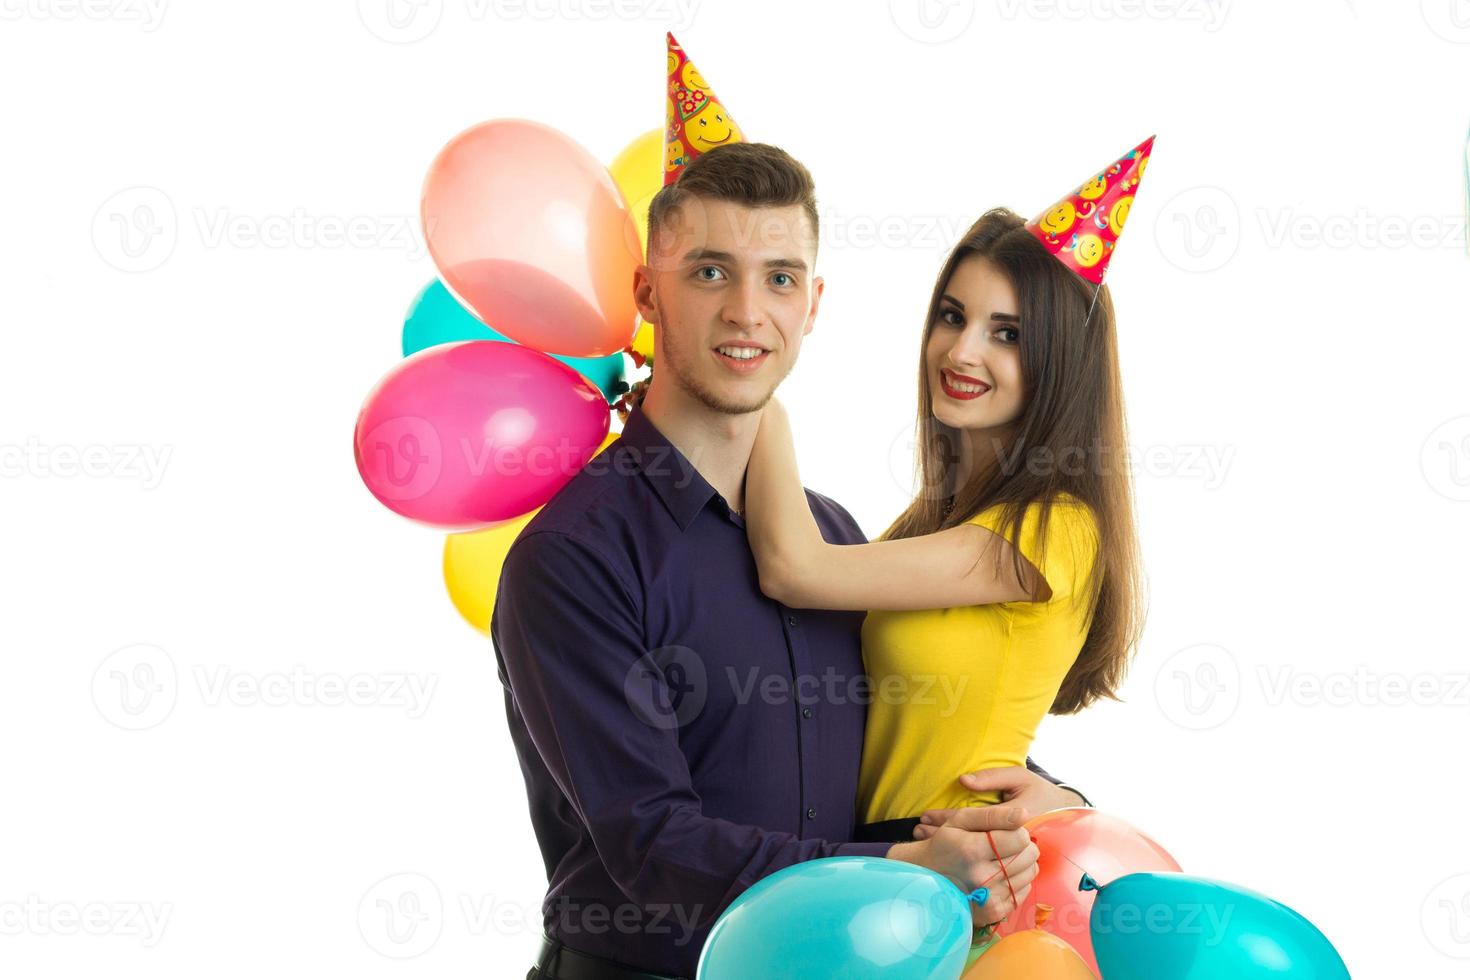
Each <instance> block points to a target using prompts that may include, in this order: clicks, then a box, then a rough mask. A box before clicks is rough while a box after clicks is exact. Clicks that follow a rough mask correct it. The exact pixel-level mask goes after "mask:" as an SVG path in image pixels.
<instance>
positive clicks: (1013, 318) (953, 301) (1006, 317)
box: [939, 293, 1021, 323]
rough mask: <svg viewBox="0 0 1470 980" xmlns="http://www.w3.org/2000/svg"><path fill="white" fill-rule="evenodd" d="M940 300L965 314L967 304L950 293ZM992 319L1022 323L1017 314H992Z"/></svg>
mask: <svg viewBox="0 0 1470 980" xmlns="http://www.w3.org/2000/svg"><path fill="white" fill-rule="evenodd" d="M939 298H940V299H941V300H943V301H944V302H946V303H949V304H951V305H952V306H954V307H955V309H957V310H959V311H960V312H961V313H963V312H965V304H964V303H961V302H960V301H959V300H957V299H955V298H954V297H953V296H951V295H950V294H949V293H945V294H943V295H942V296H940V297H939ZM990 319H992V320H999V321H1001V322H1002V323H1020V322H1021V318H1020V317H1019V316H1017V315H1016V314H1014V313H992V314H990Z"/></svg>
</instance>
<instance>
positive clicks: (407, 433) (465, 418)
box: [353, 340, 611, 531]
mask: <svg viewBox="0 0 1470 980" xmlns="http://www.w3.org/2000/svg"><path fill="white" fill-rule="evenodd" d="M610 424H611V416H610V415H609V413H608V407H607V402H606V400H604V398H603V397H602V392H600V391H598V390H597V387H596V386H595V385H593V384H592V382H590V381H588V380H587V379H586V378H584V377H582V376H581V375H580V374H578V373H577V372H576V371H574V370H573V369H572V368H570V367H568V366H567V365H566V364H563V363H562V362H561V361H558V360H557V359H556V358H554V357H552V356H551V355H549V354H543V353H541V352H540V351H534V350H531V349H529V348H527V347H521V346H520V345H518V344H507V343H503V342H501V341H496V340H468V341H464V342H462V343H457V344H440V345H438V346H436V347H430V348H428V349H426V350H422V351H419V352H418V353H417V354H414V355H413V356H411V357H407V358H404V359H403V360H402V361H400V362H398V364H397V365H396V366H395V367H394V368H393V370H391V371H389V372H388V374H387V376H385V377H384V378H383V380H382V381H380V382H378V385H377V387H376V388H374V389H373V391H372V392H371V393H370V394H369V395H368V397H367V400H366V401H365V402H364V403H363V407H362V411H361V412H360V413H359V414H358V416H357V429H356V432H355V433H354V436H353V444H354V450H355V452H356V456H357V470H358V473H360V474H361V475H362V480H363V482H364V483H365V484H367V488H368V489H369V490H371V491H372V493H373V496H375V497H377V498H378V500H380V501H381V502H382V503H383V505H384V506H386V507H387V508H388V509H390V510H392V511H394V512H396V513H399V514H402V515H403V516H404V517H409V518H412V519H413V520H416V521H420V522H422V523H424V524H428V525H431V526H433V527H438V528H443V529H445V530H452V531H467V530H472V529H475V528H482V527H485V526H487V525H490V524H496V523H499V522H501V521H507V520H510V519H511V518H514V517H519V516H521V515H522V514H525V513H526V512H528V511H531V510H534V509H535V508H537V507H540V506H541V505H542V504H544V503H546V501H548V500H550V499H551V497H552V495H553V494H555V493H556V492H557V491H558V490H560V489H561V488H562V486H563V485H564V484H565V483H566V482H567V481H568V480H570V479H571V478H572V476H573V475H574V474H575V473H576V472H577V471H578V470H580V469H581V468H582V466H583V465H584V464H585V463H586V462H587V460H589V459H591V458H592V455H593V453H594V452H596V450H597V447H598V445H599V444H600V443H601V442H602V440H603V438H604V437H606V435H607V432H608V427H609V425H610Z"/></svg>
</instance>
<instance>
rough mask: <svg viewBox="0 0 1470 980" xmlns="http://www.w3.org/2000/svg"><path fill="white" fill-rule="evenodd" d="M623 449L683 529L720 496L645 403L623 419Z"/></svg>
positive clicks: (680, 528) (626, 456) (620, 440)
mask: <svg viewBox="0 0 1470 980" xmlns="http://www.w3.org/2000/svg"><path fill="white" fill-rule="evenodd" d="M619 450H620V451H622V452H624V453H625V456H624V458H628V459H630V461H631V464H632V465H633V466H636V467H637V468H638V469H639V471H640V472H642V474H643V477H644V479H646V480H647V481H648V483H649V485H650V486H652V487H653V491H654V493H656V494H658V497H659V499H660V500H662V501H663V503H664V506H665V507H666V508H668V511H669V514H670V516H672V517H673V518H674V521H675V523H677V524H678V525H679V530H681V531H687V530H688V529H689V525H690V524H691V523H693V521H694V518H695V516H696V515H698V514H699V512H700V511H701V510H703V509H704V506H705V504H708V503H709V502H710V498H712V497H717V496H719V494H718V493H716V492H715V488H714V487H712V486H710V483H709V481H708V480H706V479H705V478H704V477H703V476H701V475H700V473H699V470H697V469H695V468H694V464H692V463H690V462H689V460H688V459H687V458H686V457H685V456H684V454H683V453H681V452H679V450H678V448H676V447H675V446H674V444H673V443H671V442H669V440H668V439H666V438H665V437H664V434H663V433H662V432H660V431H658V428H657V427H656V426H655V425H654V424H653V423H652V422H651V421H649V419H648V416H646V415H644V414H643V409H642V408H641V407H638V408H634V409H633V411H632V412H630V413H629V414H628V421H627V422H625V423H623V432H622V435H621V437H620V438H619Z"/></svg>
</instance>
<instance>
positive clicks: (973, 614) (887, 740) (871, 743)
mask: <svg viewBox="0 0 1470 980" xmlns="http://www.w3.org/2000/svg"><path fill="white" fill-rule="evenodd" d="M1039 513H1040V505H1039V504H1031V505H1030V506H1029V507H1028V508H1027V510H1026V514H1025V518H1024V520H1023V522H1022V525H1021V535H1020V542H1019V543H1018V545H1017V546H1018V547H1019V548H1020V549H1021V554H1022V555H1024V556H1025V558H1026V560H1027V561H1030V562H1031V563H1032V564H1033V565H1035V566H1036V567H1037V569H1038V570H1039V571H1040V572H1041V574H1042V576H1043V577H1044V578H1045V579H1046V581H1047V584H1048V585H1050V586H1051V590H1052V597H1051V598H1050V599H1048V600H1047V601H1046V602H998V603H991V604H987V605H982V606H956V607H954V608H951V609H924V610H914V611H901V612H891V611H884V610H874V611H872V612H869V613H868V615H867V618H866V619H865V620H864V621H863V660H864V663H865V665H866V668H867V672H868V675H869V677H870V678H871V680H872V688H871V695H872V700H871V702H870V703H869V705H868V726H867V731H866V733H865V736H864V740H863V760H862V771H861V775H860V777H859V784H858V819H859V822H861V823H877V822H879V821H882V820H898V819H902V818H905V817H917V816H919V815H920V814H922V813H923V812H924V811H925V810H928V809H931V808H937V807H960V806H979V805H985V804H989V803H996V802H999V801H998V799H997V797H996V795H995V794H993V793H974V792H971V791H969V790H967V789H965V788H964V787H963V786H961V785H960V783H959V776H960V774H961V773H965V772H970V771H972V770H975V769H988V768H991V767H994V766H1021V765H1025V764H1026V755H1027V752H1028V750H1029V749H1030V746H1031V742H1032V739H1034V738H1035V736H1036V728H1037V725H1039V724H1040V722H1041V719H1042V718H1043V717H1044V716H1045V715H1046V712H1047V710H1048V709H1050V708H1051V705H1052V701H1053V700H1055V698H1056V694H1057V690H1058V689H1059V688H1060V687H1061V685H1062V681H1063V679H1065V678H1066V676H1067V671H1068V670H1070V669H1071V667H1072V663H1073V662H1074V661H1075V660H1076V659H1077V654H1078V652H1079V651H1080V650H1081V649H1082V643H1083V641H1084V640H1085V639H1086V638H1087V631H1088V628H1089V626H1090V625H1091V620H1090V618H1089V616H1088V598H1089V594H1088V592H1087V584H1088V579H1089V577H1090V576H1091V574H1092V569H1093V565H1094V563H1095V562H1096V560H1097V548H1098V534H1097V522H1096V520H1095V518H1094V517H1093V514H1092V511H1091V509H1090V508H1089V507H1088V506H1087V505H1086V504H1084V503H1082V502H1081V501H1080V500H1078V499H1077V498H1076V497H1073V496H1072V495H1071V494H1062V495H1061V496H1060V497H1058V498H1057V500H1056V501H1055V502H1054V503H1053V504H1052V508H1051V515H1050V519H1049V521H1048V522H1047V528H1046V556H1045V559H1044V560H1042V559H1041V557H1040V549H1039V544H1040V541H1039V537H1038V534H1037V524H1038V518H1039ZM1001 518H1002V508H1001V507H1000V506H998V505H997V506H995V507H991V508H989V509H987V510H985V511H983V512H981V513H980V514H978V515H976V516H975V517H973V518H972V519H971V520H970V521H969V522H968V523H971V524H978V525H980V526H981V527H985V528H989V529H990V530H992V531H994V532H996V533H997V534H1001V535H1006V534H1007V530H1008V528H1005V529H1003V526H1002V523H1001ZM1013 543H1015V542H1013ZM1003 567H1004V568H1005V569H1006V571H1007V574H1009V566H1008V565H1006V566H1003Z"/></svg>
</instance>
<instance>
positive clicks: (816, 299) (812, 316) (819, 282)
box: [801, 276, 826, 337]
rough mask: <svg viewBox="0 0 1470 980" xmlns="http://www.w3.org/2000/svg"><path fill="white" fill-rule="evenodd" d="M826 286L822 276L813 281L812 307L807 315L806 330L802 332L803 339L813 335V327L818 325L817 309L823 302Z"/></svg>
mask: <svg viewBox="0 0 1470 980" xmlns="http://www.w3.org/2000/svg"><path fill="white" fill-rule="evenodd" d="M825 285H826V282H825V281H824V280H823V279H822V277H821V276H817V277H816V278H815V279H813V280H812V306H811V309H810V310H808V311H807V314H806V329H805V330H803V331H802V332H801V335H802V336H803V337H805V336H806V335H807V334H809V333H811V332H812V327H815V326H816V325H817V307H818V305H820V304H821V302H822V287H823V286H825Z"/></svg>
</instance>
